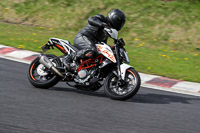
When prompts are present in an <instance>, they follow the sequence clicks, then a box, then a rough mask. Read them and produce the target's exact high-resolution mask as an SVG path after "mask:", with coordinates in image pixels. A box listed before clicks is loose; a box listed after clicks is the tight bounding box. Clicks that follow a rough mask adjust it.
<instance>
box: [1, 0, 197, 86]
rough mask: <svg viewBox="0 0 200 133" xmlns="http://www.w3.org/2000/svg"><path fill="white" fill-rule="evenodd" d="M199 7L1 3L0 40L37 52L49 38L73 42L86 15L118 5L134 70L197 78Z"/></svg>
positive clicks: (187, 2)
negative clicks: (123, 16)
mask: <svg viewBox="0 0 200 133" xmlns="http://www.w3.org/2000/svg"><path fill="white" fill-rule="evenodd" d="M199 6H200V2H199V0H173V1H168V0H132V1H131V0H101V1H97V0H79V1H77V0H6V1H0V21H1V22H0V31H1V32H0V43H2V44H5V45H9V46H14V47H19V48H22V49H28V50H33V51H37V52H39V51H41V49H40V48H39V47H40V46H41V45H43V44H45V43H46V42H47V41H48V39H49V38H50V37H57V38H62V39H65V40H69V41H71V42H73V39H74V37H75V35H76V34H77V33H78V31H79V30H80V29H81V28H83V27H84V26H85V25H86V24H87V19H88V17H90V16H93V15H95V14H97V13H101V14H103V15H105V16H106V15H107V13H108V12H109V11H110V10H112V9H113V8H120V9H121V10H123V11H124V12H125V14H126V16H127V21H126V24H125V26H124V28H123V29H122V31H120V32H119V35H120V37H123V38H124V40H125V42H126V48H127V51H128V52H129V58H130V60H131V65H133V66H134V67H135V68H136V70H138V71H140V72H145V73H149V74H158V75H162V76H167V77H169V78H176V79H181V80H188V81H195V82H200V76H199V74H200V68H199V67H200V26H199V25H200V15H199V14H200V8H199ZM109 44H112V41H109ZM50 52H52V53H53V54H57V55H58V51H56V50H53V51H50Z"/></svg>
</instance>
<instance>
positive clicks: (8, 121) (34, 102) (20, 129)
mask: <svg viewBox="0 0 200 133" xmlns="http://www.w3.org/2000/svg"><path fill="white" fill-rule="evenodd" d="M27 70H28V65H26V64H22V63H17V62H13V61H9V60H5V59H1V58H0V133H199V132H200V98H199V97H194V96H188V95H182V94H176V93H169V92H164V91H158V90H152V89H147V88H141V89H140V91H139V93H138V94H137V95H136V96H135V97H134V98H132V99H130V100H128V101H115V100H111V99H109V98H107V97H106V96H105V95H104V93H103V90H100V91H98V92H93V93H91V92H81V91H77V90H74V89H73V88H70V87H67V86H66V85H65V83H59V84H58V85H56V86H55V87H53V88H51V89H50V90H43V89H36V88H34V87H32V86H31V85H30V84H29V82H28V80H27V76H26V74H27Z"/></svg>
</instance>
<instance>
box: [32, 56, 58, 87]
mask: <svg viewBox="0 0 200 133" xmlns="http://www.w3.org/2000/svg"><path fill="white" fill-rule="evenodd" d="M46 56H47V57H48V58H49V60H50V61H52V63H53V64H54V66H56V67H60V66H61V61H60V59H59V58H58V57H56V56H54V55H46ZM28 79H29V81H30V83H31V84H32V85H33V86H35V87H37V88H43V89H47V88H50V87H52V86H54V85H55V84H57V83H58V82H59V81H60V77H59V76H58V75H57V74H55V73H54V72H53V71H51V70H50V69H48V68H46V67H45V66H44V65H43V64H41V63H40V62H39V57H37V58H36V59H35V60H34V61H32V63H31V64H30V66H29V71H28Z"/></svg>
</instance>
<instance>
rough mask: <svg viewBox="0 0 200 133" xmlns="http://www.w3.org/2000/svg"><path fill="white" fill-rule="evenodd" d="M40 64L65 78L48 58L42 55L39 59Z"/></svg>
mask: <svg viewBox="0 0 200 133" xmlns="http://www.w3.org/2000/svg"><path fill="white" fill-rule="evenodd" d="M39 62H40V63H41V64H43V65H44V66H45V67H47V68H48V69H51V70H53V71H54V72H55V73H56V74H58V75H59V76H60V77H62V78H64V77H65V76H64V75H63V74H62V73H60V72H59V71H58V69H57V68H56V67H54V65H53V63H52V62H51V61H50V60H49V59H48V58H47V56H45V55H43V54H41V55H40V57H39Z"/></svg>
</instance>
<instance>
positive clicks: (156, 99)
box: [128, 94, 200, 104]
mask: <svg viewBox="0 0 200 133" xmlns="http://www.w3.org/2000/svg"><path fill="white" fill-rule="evenodd" d="M193 100H200V98H197V97H196V98H195V97H193V96H188V95H186V96H178V95H173V94H172V95H170V94H137V95H136V96H135V97H133V98H132V99H130V100H128V102H135V103H149V104H170V103H183V104H191V103H190V101H193Z"/></svg>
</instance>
